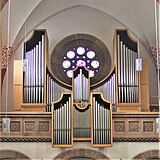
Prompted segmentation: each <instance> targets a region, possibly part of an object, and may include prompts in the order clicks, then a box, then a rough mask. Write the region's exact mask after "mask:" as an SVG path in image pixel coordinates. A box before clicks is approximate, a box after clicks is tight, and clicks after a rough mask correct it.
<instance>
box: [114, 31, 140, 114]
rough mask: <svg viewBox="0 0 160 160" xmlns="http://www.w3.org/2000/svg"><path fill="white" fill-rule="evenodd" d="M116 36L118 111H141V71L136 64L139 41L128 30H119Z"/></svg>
mask: <svg viewBox="0 0 160 160" xmlns="http://www.w3.org/2000/svg"><path fill="white" fill-rule="evenodd" d="M114 38H115V40H114V45H115V46H114V48H115V54H116V55H115V58H116V59H115V60H116V75H117V76H116V84H117V87H116V95H117V96H116V107H117V111H118V112H140V111H141V106H142V104H141V96H140V87H139V86H140V84H139V72H137V71H136V66H135V62H136V59H137V58H138V46H137V42H136V41H135V40H133V38H131V36H130V35H129V33H128V31H127V30H117V31H116V33H115V37H114Z"/></svg>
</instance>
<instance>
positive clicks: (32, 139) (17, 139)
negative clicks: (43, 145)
mask: <svg viewBox="0 0 160 160" xmlns="http://www.w3.org/2000/svg"><path fill="white" fill-rule="evenodd" d="M0 142H51V138H48V137H1V138H0Z"/></svg>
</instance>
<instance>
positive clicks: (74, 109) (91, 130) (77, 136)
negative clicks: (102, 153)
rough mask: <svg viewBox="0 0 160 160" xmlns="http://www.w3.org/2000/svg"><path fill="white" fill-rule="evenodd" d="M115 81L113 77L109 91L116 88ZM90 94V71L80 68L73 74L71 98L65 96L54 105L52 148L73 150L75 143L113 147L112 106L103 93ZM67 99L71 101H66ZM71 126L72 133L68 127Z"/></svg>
mask: <svg viewBox="0 0 160 160" xmlns="http://www.w3.org/2000/svg"><path fill="white" fill-rule="evenodd" d="M112 77H114V74H113V76H111V79H110V80H108V82H109V84H110V85H109V86H108V87H110V88H113V87H112V85H113V84H114V83H113V82H112V81H113V79H114V78H112ZM112 83H113V84H112ZM111 84H112V85H111ZM113 86H114V85H113ZM77 88H78V89H77ZM89 94H90V77H89V70H87V69H86V68H85V67H77V68H76V69H75V70H73V77H72V92H71V94H70V93H69V92H68V93H67V92H66V93H62V97H61V98H60V99H59V100H58V101H56V102H54V103H53V110H52V117H53V119H52V123H53V131H52V136H53V142H52V145H53V147H66V146H72V145H71V144H72V142H73V141H91V142H92V146H95V147H109V146H112V132H111V126H112V123H111V122H112V111H111V106H112V104H111V102H109V101H107V100H105V98H104V97H103V96H102V95H103V94H102V93H101V92H92V93H91V94H90V95H89ZM66 96H67V97H69V98H65V97H66ZM111 97H112V96H111ZM68 99H69V100H68ZM72 99H73V104H72ZM70 105H71V106H70ZM68 107H69V109H67V108H68ZM65 108H66V109H65ZM66 112H69V114H68V113H66ZM67 118H68V119H67ZM70 120H72V121H71V122H70ZM62 122H64V124H62ZM68 122H69V123H70V125H69V126H70V128H69V129H70V132H69V133H68V128H67V127H68V125H66V124H68ZM71 136H72V137H71ZM68 137H70V139H69V140H68Z"/></svg>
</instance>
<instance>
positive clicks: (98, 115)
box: [92, 94, 111, 145]
mask: <svg viewBox="0 0 160 160" xmlns="http://www.w3.org/2000/svg"><path fill="white" fill-rule="evenodd" d="M96 96H97V94H95V95H94V96H93V99H92V105H93V144H95V145H101V144H110V143H111V140H110V139H111V134H110V132H111V130H110V129H111V128H110V123H111V121H110V110H109V109H107V108H106V107H107V106H105V105H104V104H103V102H101V101H99V100H98V99H99V98H98V99H97V98H96Z"/></svg>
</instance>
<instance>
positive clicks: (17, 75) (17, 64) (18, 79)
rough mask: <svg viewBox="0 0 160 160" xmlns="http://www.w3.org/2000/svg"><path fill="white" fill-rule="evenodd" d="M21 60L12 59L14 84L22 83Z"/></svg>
mask: <svg viewBox="0 0 160 160" xmlns="http://www.w3.org/2000/svg"><path fill="white" fill-rule="evenodd" d="M22 73H23V72H22V61H21V60H15V61H14V85H22V78H23V77H22V75H23V74H22Z"/></svg>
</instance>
